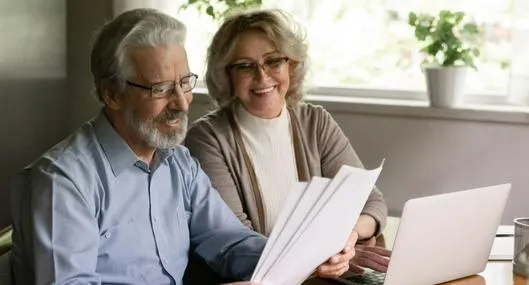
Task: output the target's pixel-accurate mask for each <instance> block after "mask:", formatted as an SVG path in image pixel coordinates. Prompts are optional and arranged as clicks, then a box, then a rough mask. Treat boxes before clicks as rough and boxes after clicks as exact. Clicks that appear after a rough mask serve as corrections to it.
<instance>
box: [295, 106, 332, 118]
mask: <svg viewBox="0 0 529 285" xmlns="http://www.w3.org/2000/svg"><path fill="white" fill-rule="evenodd" d="M290 108H291V109H292V111H293V112H294V114H296V117H297V118H298V120H300V121H314V120H321V119H325V118H326V117H327V116H329V112H327V110H325V108H323V106H321V105H317V104H312V103H306V102H300V103H297V104H296V105H294V106H291V107H290Z"/></svg>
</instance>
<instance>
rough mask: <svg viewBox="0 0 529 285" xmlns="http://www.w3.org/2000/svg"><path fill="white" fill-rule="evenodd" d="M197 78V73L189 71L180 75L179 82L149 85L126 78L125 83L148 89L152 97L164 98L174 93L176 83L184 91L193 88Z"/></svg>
mask: <svg viewBox="0 0 529 285" xmlns="http://www.w3.org/2000/svg"><path fill="white" fill-rule="evenodd" d="M197 79H198V75H196V74H194V73H190V74H188V75H186V76H184V77H182V78H181V79H180V81H179V82H178V81H167V82H162V83H158V84H153V85H151V86H145V85H141V84H138V83H134V82H131V81H128V80H127V84H128V85H130V86H134V87H137V88H140V89H143V90H147V91H150V93H151V97H152V98H164V97H168V96H171V95H173V94H174V92H175V91H176V90H175V88H176V85H180V88H181V89H182V92H184V93H186V92H189V91H191V90H193V88H195V85H196V84H197Z"/></svg>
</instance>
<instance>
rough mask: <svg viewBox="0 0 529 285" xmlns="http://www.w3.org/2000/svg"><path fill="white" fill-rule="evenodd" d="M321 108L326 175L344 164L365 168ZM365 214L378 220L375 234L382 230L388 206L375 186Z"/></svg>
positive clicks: (328, 115) (323, 172) (321, 152)
mask: <svg viewBox="0 0 529 285" xmlns="http://www.w3.org/2000/svg"><path fill="white" fill-rule="evenodd" d="M318 109H319V110H320V116H319V117H320V118H319V120H318V130H319V131H320V134H321V135H320V136H319V142H318V145H319V151H320V155H321V168H322V175H323V176H324V177H334V176H335V175H336V173H338V170H340V167H341V166H342V165H344V164H345V165H349V166H353V167H361V168H363V167H364V166H363V164H362V161H360V158H359V157H358V155H357V154H356V152H355V150H354V149H353V147H352V145H351V143H350V142H349V139H348V138H347V136H346V135H345V134H344V133H343V131H342V129H341V128H340V126H339V125H338V123H337V122H336V121H335V120H334V119H333V118H332V116H331V115H330V114H329V112H327V111H326V110H325V109H323V108H321V107H320V108H318ZM361 214H364V215H369V216H371V217H373V218H374V219H375V221H376V222H377V231H376V233H375V235H378V234H380V233H381V232H382V230H383V229H384V227H385V224H386V218H387V215H388V208H387V205H386V202H385V201H384V197H383V195H382V192H380V190H378V189H377V187H375V188H373V191H372V192H371V194H370V195H369V197H368V199H367V202H366V204H365V206H364V208H363V209H362V213H361Z"/></svg>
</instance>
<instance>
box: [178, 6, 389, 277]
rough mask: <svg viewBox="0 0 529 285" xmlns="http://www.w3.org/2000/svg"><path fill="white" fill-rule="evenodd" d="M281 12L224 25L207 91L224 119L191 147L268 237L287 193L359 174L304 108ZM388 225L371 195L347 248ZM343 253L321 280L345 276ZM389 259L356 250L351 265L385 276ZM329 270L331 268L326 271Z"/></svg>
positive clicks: (295, 54) (201, 129) (195, 135)
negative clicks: (342, 174) (318, 180)
mask: <svg viewBox="0 0 529 285" xmlns="http://www.w3.org/2000/svg"><path fill="white" fill-rule="evenodd" d="M296 27H297V26H296V24H295V23H293V22H292V21H291V20H290V18H289V17H288V16H287V15H286V14H285V13H283V12H280V11H277V10H258V11H251V12H245V13H242V14H238V15H235V16H232V17H230V18H227V19H226V20H225V21H224V23H223V24H222V25H221V27H220V28H219V30H218V31H217V33H216V34H215V36H214V37H213V40H212V42H211V45H210V47H209V49H208V57H207V71H206V84H207V87H208V89H209V92H210V96H211V97H212V98H213V99H214V101H215V102H216V103H217V105H218V110H217V111H215V112H213V113H210V114H208V115H206V116H205V117H203V118H201V119H200V120H198V121H197V122H196V123H195V124H194V125H193V126H192V127H191V128H190V130H189V132H188V135H187V138H186V141H185V144H186V146H187V147H188V148H189V150H190V151H191V154H192V155H193V156H195V157H196V158H197V159H198V160H199V161H200V163H201V166H202V168H203V169H204V171H205V172H206V173H207V174H208V175H209V177H210V179H211V181H212V183H213V185H214V187H215V188H216V189H217V190H218V191H219V192H220V195H221V196H222V198H223V199H224V200H225V201H226V203H227V204H228V205H229V206H230V207H231V209H232V210H233V211H234V212H235V214H236V215H237V217H239V219H240V220H241V221H242V222H243V223H244V224H245V225H247V226H248V227H251V228H252V229H254V230H255V231H257V232H260V233H263V234H266V235H267V234H269V233H270V232H271V230H272V227H273V225H274V223H275V221H276V218H277V217H278V215H279V213H280V211H281V207H282V205H283V202H284V201H285V198H286V196H287V195H288V192H289V190H290V189H291V188H292V186H293V185H294V184H295V183H296V182H298V181H308V180H310V178H311V177H312V176H322V177H329V178H332V177H334V175H335V174H336V173H337V171H338V170H339V169H340V167H341V166H342V165H344V164H345V165H350V166H356V167H362V163H361V161H360V159H359V158H358V156H357V155H356V153H355V151H354V149H353V147H352V146H351V144H350V143H349V140H348V138H347V137H346V136H345V134H344V133H343V132H342V130H341V129H340V127H339V126H338V124H337V123H336V122H335V121H334V120H333V118H332V117H331V115H330V114H329V113H328V112H327V111H325V110H324V109H323V108H322V107H321V106H315V105H311V104H307V103H302V102H301V99H302V97H303V90H302V87H303V80H304V78H305V74H306V72H307V45H306V44H305V42H304V37H303V36H302V35H301V34H300V32H299V31H300V30H299V29H297V28H296ZM386 215H387V207H386V205H385V202H384V199H383V196H382V193H381V192H380V191H379V190H378V189H373V191H372V193H371V195H370V196H369V199H368V201H367V203H366V205H365V207H364V209H363V211H362V214H361V216H360V218H359V220H358V223H357V224H356V226H355V227H354V229H351V230H352V232H353V233H352V234H351V239H350V240H354V241H355V242H356V238H358V239H359V240H370V239H371V241H373V240H374V238H373V237H375V236H376V235H377V234H379V233H380V231H381V230H382V229H383V227H384V223H385V219H386ZM343 254H344V253H339V254H338V255H337V256H335V257H333V258H331V259H330V260H329V262H328V263H326V264H324V265H322V266H320V268H319V269H318V273H320V275H321V276H326V277H337V276H339V275H341V274H342V273H344V272H345V271H346V270H347V269H348V265H349V261H347V262H346V265H344V264H343V262H333V260H337V261H338V260H340V257H341V256H342V255H343ZM380 254H382V255H388V254H389V253H388V252H387V251H384V250H382V249H380V248H376V247H372V246H361V247H357V249H356V257H355V258H354V259H353V263H355V262H356V264H357V265H361V266H367V267H371V268H373V269H375V270H379V271H384V270H386V268H387V258H385V257H381V256H380ZM326 266H327V267H326Z"/></svg>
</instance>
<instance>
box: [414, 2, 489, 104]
mask: <svg viewBox="0 0 529 285" xmlns="http://www.w3.org/2000/svg"><path fill="white" fill-rule="evenodd" d="M408 24H409V25H410V26H412V27H413V28H414V30H415V38H416V39H417V40H418V41H419V42H421V43H423V44H424V46H423V47H422V48H421V50H420V51H421V53H422V54H423V55H425V59H424V62H423V67H424V72H425V75H426V85H427V89H428V95H429V98H430V105H431V106H434V107H441V108H450V107H453V106H454V105H457V103H458V102H459V101H460V100H461V99H462V97H463V93H464V91H465V90H464V89H465V79H466V72H467V69H468V67H470V68H473V69H476V66H475V64H474V60H475V59H476V58H477V57H479V54H480V52H479V48H478V43H479V40H480V31H479V29H478V26H477V25H476V23H475V22H474V21H473V20H472V19H471V18H470V17H468V15H467V14H465V13H464V12H452V11H446V10H443V11H440V12H439V14H438V15H437V16H432V15H428V14H416V13H413V12H411V13H410V14H409V15H408Z"/></svg>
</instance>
